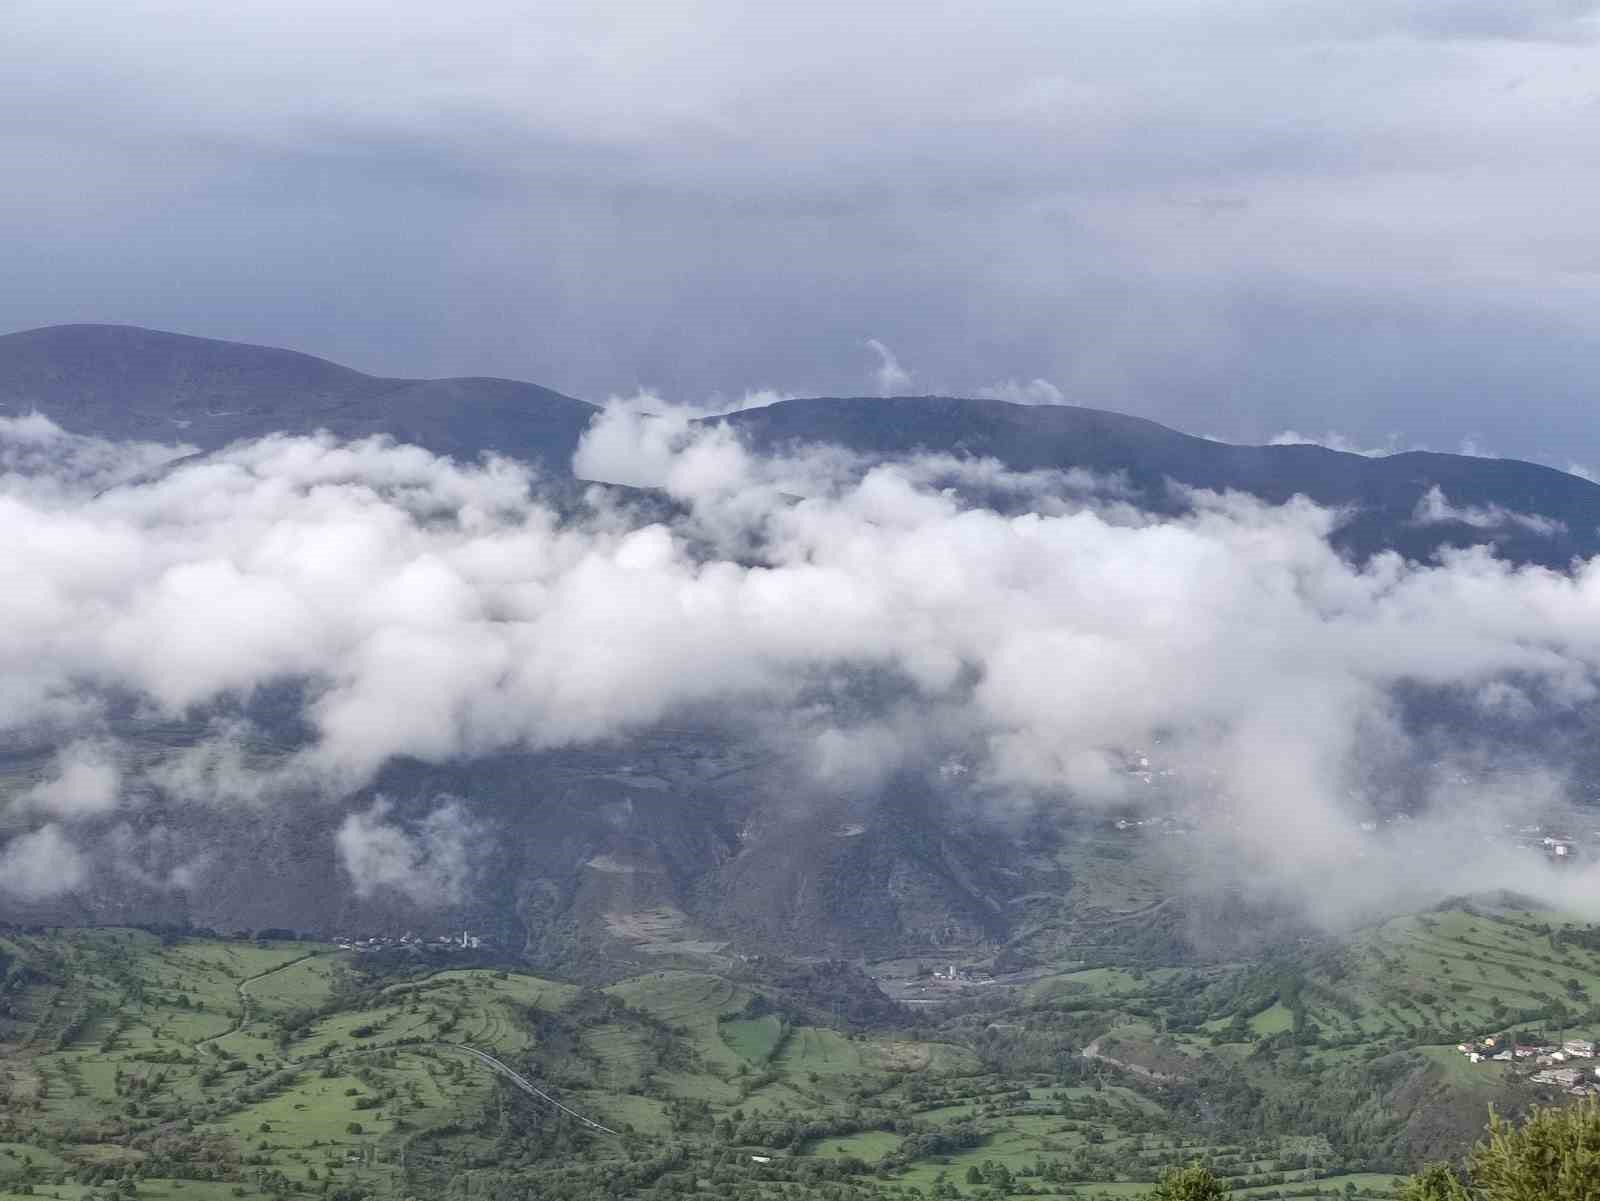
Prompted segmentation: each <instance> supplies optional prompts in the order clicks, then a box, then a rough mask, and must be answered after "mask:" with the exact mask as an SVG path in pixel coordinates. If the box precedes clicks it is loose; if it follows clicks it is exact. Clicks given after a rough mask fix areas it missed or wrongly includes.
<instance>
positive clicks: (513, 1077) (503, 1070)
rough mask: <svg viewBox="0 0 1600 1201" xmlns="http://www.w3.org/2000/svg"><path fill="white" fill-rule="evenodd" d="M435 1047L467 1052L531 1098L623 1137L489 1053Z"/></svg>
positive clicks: (462, 1045) (460, 1047)
mask: <svg viewBox="0 0 1600 1201" xmlns="http://www.w3.org/2000/svg"><path fill="white" fill-rule="evenodd" d="M435 1045H437V1046H441V1047H454V1048H456V1049H457V1050H458V1051H465V1052H466V1053H467V1054H468V1055H471V1056H472V1057H473V1058H475V1059H478V1060H480V1061H481V1062H483V1063H485V1064H487V1065H488V1066H489V1067H491V1068H493V1069H494V1070H495V1071H497V1072H499V1073H500V1074H501V1075H502V1076H504V1077H505V1078H506V1079H507V1080H509V1081H511V1083H512V1084H515V1085H516V1086H517V1087H518V1088H520V1089H521V1090H522V1091H523V1092H525V1093H527V1094H528V1095H529V1096H532V1097H537V1098H539V1100H541V1101H544V1102H546V1103H547V1104H550V1105H554V1106H555V1107H556V1108H557V1109H559V1110H560V1111H561V1112H562V1113H564V1114H567V1115H568V1116H570V1117H574V1118H576V1119H577V1120H578V1121H580V1122H582V1123H583V1124H584V1125H585V1126H587V1127H588V1128H589V1129H590V1130H598V1131H599V1132H600V1133H602V1134H616V1135H618V1137H619V1138H620V1137H621V1135H620V1134H618V1132H617V1131H615V1130H613V1129H611V1127H609V1126H602V1125H601V1124H600V1123H599V1122H596V1121H595V1120H594V1119H592V1118H586V1117H584V1116H583V1115H582V1114H581V1113H579V1112H578V1111H577V1110H575V1109H569V1108H567V1106H565V1105H563V1104H562V1103H561V1102H560V1101H557V1100H556V1099H555V1098H554V1097H552V1096H551V1095H550V1094H549V1093H547V1092H545V1091H544V1090H543V1089H541V1088H538V1087H536V1086H535V1085H534V1084H533V1082H532V1081H531V1080H529V1079H528V1078H527V1077H526V1076H524V1075H523V1074H522V1073H521V1072H517V1071H514V1070H513V1069H511V1068H509V1067H507V1066H506V1065H505V1064H503V1063H501V1062H500V1061H499V1060H498V1059H496V1058H495V1057H494V1056H493V1055H490V1054H489V1053H488V1052H487V1051H480V1050H478V1048H477V1047H469V1046H467V1044H466V1043H438V1044H435Z"/></svg>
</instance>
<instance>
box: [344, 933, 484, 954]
mask: <svg viewBox="0 0 1600 1201" xmlns="http://www.w3.org/2000/svg"><path fill="white" fill-rule="evenodd" d="M333 941H334V944H335V945H336V946H337V947H338V948H339V949H340V950H341V951H355V952H357V953H358V954H369V953H371V952H373V951H476V950H479V949H481V948H482V947H484V946H486V945H487V944H486V943H485V942H484V940H483V939H482V938H480V937H479V936H478V935H476V934H474V933H472V931H470V930H463V931H462V932H461V933H460V934H440V935H438V936H437V937H435V938H420V937H418V936H417V935H415V934H412V933H411V932H410V931H407V932H406V933H404V934H402V935H401V936H400V937H399V938H392V937H390V936H389V935H387V934H378V935H374V936H372V937H370V938H343V937H341V938H336V939H334V940H333Z"/></svg>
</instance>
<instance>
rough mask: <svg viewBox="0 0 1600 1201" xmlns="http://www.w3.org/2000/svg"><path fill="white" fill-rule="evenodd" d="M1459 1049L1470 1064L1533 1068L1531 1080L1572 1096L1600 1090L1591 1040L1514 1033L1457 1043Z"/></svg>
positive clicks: (1599, 1079)
mask: <svg viewBox="0 0 1600 1201" xmlns="http://www.w3.org/2000/svg"><path fill="white" fill-rule="evenodd" d="M1456 1050H1457V1051H1460V1052H1461V1053H1462V1054H1463V1055H1465V1056H1466V1057H1467V1061H1468V1062H1469V1063H1484V1062H1490V1063H1508V1064H1512V1065H1514V1066H1521V1067H1531V1068H1533V1069H1534V1071H1533V1072H1532V1073H1530V1075H1529V1077H1528V1078H1529V1079H1530V1080H1531V1081H1532V1082H1533V1083H1535V1084H1548V1085H1553V1086H1555V1087H1557V1088H1561V1089H1564V1090H1565V1091H1567V1092H1568V1093H1571V1094H1572V1095H1573V1096H1576V1097H1581V1096H1584V1095H1586V1094H1589V1093H1600V1065H1596V1063H1595V1062H1594V1059H1595V1045H1594V1043H1592V1042H1590V1041H1589V1040H1588V1039H1584V1038H1569V1039H1567V1040H1565V1041H1564V1042H1562V1043H1560V1044H1556V1043H1523V1042H1518V1041H1517V1040H1516V1038H1515V1037H1514V1036H1511V1035H1493V1034H1491V1035H1487V1036H1485V1037H1484V1038H1480V1039H1476V1040H1474V1041H1473V1042H1465V1043H1457V1044H1456Z"/></svg>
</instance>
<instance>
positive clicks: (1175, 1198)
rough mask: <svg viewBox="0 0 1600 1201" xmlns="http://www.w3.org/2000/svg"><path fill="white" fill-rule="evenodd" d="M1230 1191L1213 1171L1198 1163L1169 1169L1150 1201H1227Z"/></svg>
mask: <svg viewBox="0 0 1600 1201" xmlns="http://www.w3.org/2000/svg"><path fill="white" fill-rule="evenodd" d="M1227 1195H1228V1190H1227V1189H1225V1188H1223V1187H1222V1181H1220V1180H1218V1179H1217V1178H1216V1177H1215V1176H1214V1175H1212V1173H1211V1169H1210V1168H1207V1167H1204V1166H1203V1165H1201V1164H1198V1163H1192V1164H1190V1165H1189V1166H1188V1167H1186V1168H1169V1169H1168V1170H1167V1174H1166V1175H1165V1176H1163V1177H1162V1178H1161V1183H1160V1184H1158V1185H1156V1189H1155V1192H1153V1193H1151V1194H1150V1196H1149V1198H1148V1201H1225V1198H1226V1197H1227Z"/></svg>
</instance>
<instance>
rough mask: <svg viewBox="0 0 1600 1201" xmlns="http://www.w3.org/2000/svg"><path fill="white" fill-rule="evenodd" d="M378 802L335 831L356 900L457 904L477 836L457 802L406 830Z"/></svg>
mask: <svg viewBox="0 0 1600 1201" xmlns="http://www.w3.org/2000/svg"><path fill="white" fill-rule="evenodd" d="M393 814H394V806H393V805H392V804H391V803H390V802H389V801H387V800H385V799H383V798H382V797H380V798H378V799H377V800H375V801H374V802H373V803H372V805H371V806H370V807H369V808H368V809H366V810H365V811H363V812H357V813H352V814H350V815H349V816H348V817H346V818H345V820H344V824H343V825H341V826H340V827H339V832H338V835H337V836H336V843H337V846H338V849H339V858H340V861H341V862H342V863H343V865H344V869H345V871H346V872H348V873H349V874H350V879H351V883H352V885H353V887H354V888H355V892H356V895H357V896H361V897H366V896H371V895H372V894H373V893H375V892H378V891H380V890H383V889H389V890H392V891H394V892H397V893H399V894H401V895H402V896H404V897H406V898H408V899H409V900H411V901H412V902H414V903H416V904H418V905H450V904H458V903H459V902H460V901H461V900H462V898H463V897H464V896H465V895H466V892H467V888H468V883H469V871H470V868H471V863H472V856H473V845H472V844H473V841H474V840H475V839H477V838H480V837H482V831H481V829H480V828H479V827H478V826H477V824H476V823H474V822H473V821H472V820H471V819H470V818H469V817H468V816H467V813H466V811H465V809H463V808H462V806H461V803H460V802H459V801H454V800H447V801H444V802H443V803H441V804H439V805H437V806H435V808H434V809H433V810H432V811H430V812H429V813H428V814H427V815H426V816H424V817H423V818H422V819H421V820H419V821H416V822H413V823H410V824H409V828H408V827H407V825H403V824H402V823H400V822H399V821H398V820H396V819H395V818H394V816H393Z"/></svg>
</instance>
